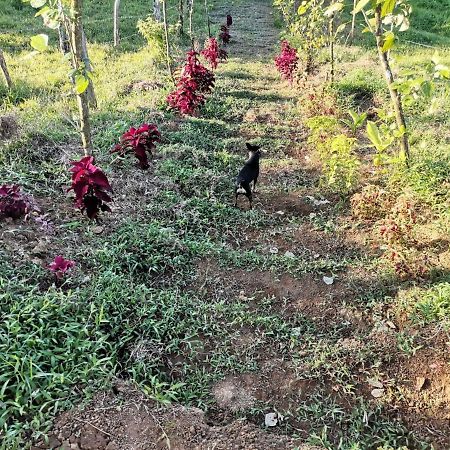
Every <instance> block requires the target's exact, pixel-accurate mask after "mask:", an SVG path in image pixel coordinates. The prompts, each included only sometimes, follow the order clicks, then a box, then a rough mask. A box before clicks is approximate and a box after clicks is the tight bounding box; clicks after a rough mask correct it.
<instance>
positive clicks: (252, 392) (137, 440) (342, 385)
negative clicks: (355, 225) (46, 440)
mask: <svg viewBox="0 0 450 450" xmlns="http://www.w3.org/2000/svg"><path fill="white" fill-rule="evenodd" d="M237 3H238V4H237V5H236V6H234V7H233V11H232V14H233V17H234V25H233V28H232V31H231V32H232V36H233V42H232V43H231V45H230V46H229V49H228V50H229V53H230V56H231V58H230V60H229V61H228V63H227V64H225V65H223V66H221V67H220V69H219V81H218V85H217V92H216V101H217V102H219V100H222V99H223V97H225V96H226V97H227V99H228V101H229V102H230V103H229V104H230V105H232V104H233V102H234V101H236V102H238V104H239V105H241V106H242V110H241V111H240V113H241V116H237V117H234V116H232V115H231V113H230V118H229V121H228V122H227V125H228V126H229V127H230V129H231V130H232V133H234V134H236V135H237V136H238V137H239V139H240V141H241V142H242V143H243V142H244V141H245V140H253V141H255V142H259V143H261V144H262V146H263V148H264V150H265V151H266V153H265V154H264V160H263V162H262V176H261V181H260V187H259V189H260V192H259V193H258V194H257V195H256V199H255V200H256V201H255V209H256V210H257V211H258V212H259V213H261V214H262V215H263V217H264V218H265V219H267V223H269V225H268V226H266V227H263V228H261V227H259V228H258V227H255V228H254V229H253V228H252V227H251V226H249V227H248V228H246V229H242V230H237V232H236V233H234V234H233V235H232V237H231V236H230V238H229V239H228V244H229V246H230V247H231V248H233V249H235V250H236V251H237V253H238V254H239V252H252V251H253V252H255V255H256V254H257V255H272V256H273V257H274V261H275V262H274V263H273V264H272V265H271V266H270V267H265V266H264V265H263V266H262V267H260V268H258V269H256V270H249V268H248V267H246V265H245V264H243V265H241V266H236V267H228V268H226V269H224V265H225V263H224V261H221V260H220V258H208V259H205V260H202V261H199V263H198V265H197V273H196V275H195V276H194V278H193V280H192V284H191V285H190V286H189V289H190V290H192V291H193V292H194V293H195V294H196V295H202V296H204V298H206V299H208V301H211V302H219V301H223V302H225V304H230V305H232V304H233V302H235V301H236V299H239V301H240V302H241V303H243V304H245V305H246V307H247V308H248V314H249V315H251V316H253V317H254V319H253V321H252V322H251V321H249V322H251V323H252V324H251V325H245V326H243V325H242V324H239V323H230V324H228V325H227V326H229V339H230V342H231V346H232V350H233V352H234V356H235V358H236V361H238V363H237V365H238V368H236V367H233V369H230V370H229V371H228V372H223V373H221V374H220V376H218V378H219V380H218V381H215V382H214V383H211V385H210V386H209V396H210V402H211V404H210V407H209V408H208V410H207V412H206V413H205V412H204V411H202V410H199V409H196V408H184V407H182V406H178V405H176V406H171V407H168V408H160V407H157V406H156V404H155V403H154V402H152V401H150V400H148V399H147V398H146V397H144V396H143V395H142V394H140V393H139V392H138V391H137V390H136V389H134V388H133V387H131V386H130V385H128V384H126V383H122V382H117V383H116V387H115V389H114V390H113V392H106V393H101V394H98V395H97V396H96V398H95V399H94V400H93V401H91V402H90V403H89V404H88V406H87V407H85V408H80V409H76V410H72V411H69V412H68V413H65V414H63V415H62V416H61V417H60V418H59V420H58V421H57V423H56V425H55V432H54V436H53V437H52V445H51V446H50V448H57V447H58V446H60V445H62V448H64V449H70V448H71V449H83V450H94V449H98V450H100V449H102V450H103V449H107V450H119V449H120V450H127V449H130V450H131V449H133V450H138V449H166V448H170V449H172V450H184V449H186V450H193V449H199V450H209V449H211V450H212V449H224V450H225V449H227V450H228V449H241V450H252V449H254V450H265V449H280V450H281V449H287V450H294V448H295V449H306V448H308V447H307V446H305V445H304V444H303V442H305V441H306V440H307V439H311V436H312V435H313V434H315V433H319V434H320V431H322V432H323V430H325V435H322V437H318V436H317V437H316V438H315V440H314V442H316V443H318V444H320V445H323V446H326V447H327V448H334V447H333V445H335V444H333V443H336V442H338V441H339V439H340V437H341V436H344V438H345V445H347V446H344V447H342V448H350V444H351V443H352V442H353V443H354V444H355V445H356V444H358V445H361V447H358V448H372V446H374V445H375V444H377V445H378V444H380V445H381V444H383V443H385V442H391V441H392V442H395V443H396V444H398V445H404V444H408V443H410V442H413V441H408V439H409V437H408V436H409V434H408V430H407V429H405V428H402V427H401V426H399V425H398V424H397V415H398V409H397V412H393V410H392V409H391V410H390V411H387V412H385V406H387V405H386V404H383V402H380V403H376V402H377V401H376V400H375V399H374V398H373V397H372V396H371V394H370V392H371V390H372V389H374V385H375V386H376V385H377V383H378V384H380V382H381V381H380V380H382V381H383V382H385V381H386V380H387V383H388V385H389V386H392V385H393V383H395V382H394V381H393V380H392V378H391V373H392V372H393V371H394V368H393V367H391V366H389V365H386V366H385V367H384V368H380V365H381V364H382V363H384V362H385V357H386V355H388V354H389V353H392V354H393V353H395V348H396V340H395V332H394V330H393V329H392V328H390V326H388V325H386V318H384V317H383V305H382V304H381V303H380V306H379V308H378V309H377V308H375V309H374V310H370V311H369V310H367V308H365V305H361V303H359V302H361V301H363V299H365V298H369V297H370V293H371V292H376V291H377V290H379V291H381V292H385V291H383V289H385V288H386V287H385V286H383V284H382V281H381V282H380V281H375V275H374V274H371V273H370V272H369V271H366V270H365V264H366V260H367V258H368V257H367V254H366V253H367V247H366V246H365V239H364V236H361V235H358V233H357V232H355V230H349V227H348V226H347V225H346V217H345V216H343V215H339V209H338V208H337V202H336V199H333V198H328V199H327V198H324V197H323V196H322V193H321V190H320V188H319V187H318V186H319V183H318V176H319V175H318V171H317V168H316V167H315V165H314V163H313V162H312V161H311V159H310V157H309V155H308V153H307V149H306V144H305V140H304V135H305V133H304V130H303V128H302V125H301V121H300V118H299V117H298V115H297V114H298V111H297V109H296V102H297V95H298V94H297V92H296V91H295V90H294V89H292V88H291V87H290V86H288V85H287V84H285V83H283V82H281V81H280V80H279V77H278V75H277V73H276V71H275V69H274V66H273V63H272V57H271V55H272V54H273V51H274V45H275V44H276V43H277V39H278V31H277V30H276V28H275V27H274V18H273V9H272V7H271V2H270V1H266V0H258V1H251V0H242V1H240V2H237ZM227 12H228V10H227V8H225V7H223V8H220V9H218V10H216V11H215V12H214V18H215V20H217V21H218V20H221V18H223V17H224V15H225V14H226V13H227ZM230 111H231V108H230ZM225 116H226V113H225ZM241 201H242V202H243V209H244V210H245V209H246V205H244V203H245V202H244V200H243V199H242V200H241ZM243 214H246V213H245V212H243ZM251 220H252V219H251V216H249V221H251ZM291 257H293V258H295V259H293V261H294V262H295V264H294V262H293V263H292V270H290V272H289V273H288V272H284V273H283V272H280V270H278V269H277V262H276V261H277V260H276V258H284V260H283V261H285V260H286V259H289V258H291ZM284 264H285V263H284ZM285 265H286V264H285ZM287 265H288V266H289V264H287ZM324 276H328V277H334V282H333V284H331V285H328V284H326V283H325V282H324V279H323V277H324ZM200 340H201V341H202V345H203V348H204V354H203V360H202V361H201V364H200V366H201V369H202V370H206V371H208V370H214V367H213V364H212V363H210V362H209V361H212V360H213V359H214V358H215V357H217V355H216V354H215V353H214V351H213V350H208V349H209V348H212V346H213V344H212V343H211V342H208V340H207V339H206V338H205V339H202V338H201V337H200ZM393 349H394V350H393ZM399 361H400V363H402V360H401V358H400V359H399ZM179 363H185V361H182V362H180V361H175V362H173V365H174V366H176V365H177V364H179ZM239 364H241V367H239ZM436 364H440V363H436ZM439 367H441V366H439ZM397 370H398V369H397V368H395V371H397ZM424 370H425V369H424ZM440 370H442V373H441V372H440V373H441V375H439V377H440V378H439V377H438V378H439V379H438V380H437V381H436V383H435V384H434V385H433V389H432V390H430V391H429V394H430V395H433V396H434V397H439V395H441V394H442V393H443V392H444V391H445V380H446V379H447V378H446V377H447V374H448V370H447V369H446V368H445V367H442V368H441V369H440ZM411 377H414V375H411ZM367 380H369V382H368V381H367ZM370 380H372V385H371V384H370ZM179 381H183V380H179ZM413 382H414V381H413V378H410V379H408V380H406V381H405V383H404V384H403V385H401V386H409V384H411V383H413ZM389 383H390V384H389ZM445 392H446V391H445ZM444 395H447V396H448V395H450V394H449V393H448V392H447V394H445V393H444ZM443 407H444V406H443ZM398 408H400V409H401V408H402V405H398ZM267 413H280V416H279V419H280V420H279V423H278V424H277V426H276V427H274V428H273V429H270V430H269V429H267V428H264V426H263V424H264V418H265V415H266V414H267ZM400 415H401V414H400ZM366 416H367V417H370V419H369V418H367V420H366V419H364V417H366ZM405 417H406V415H405ZM362 418H363V419H362ZM417 418H419V419H423V420H424V421H425V423H427V426H428V427H432V428H433V427H435V428H436V430H438V429H439V427H442V426H447V427H448V424H447V425H445V423H446V422H445V421H443V420H440V419H439V418H437V417H434V416H433V415H432V414H431V417H430V415H427V413H422V412H417V417H416V419H417ZM361 420H362V421H363V422H361ZM364 421H365V422H364ZM419 421H420V420H419ZM394 422H395V424H396V425H395V426H394V425H392V424H393V423H394ZM358 424H360V426H359V425H358ZM395 427H398V428H395ZM327 433H328V434H327ZM436 436H437V437H438V436H439V434H438V432H437V433H436ZM394 437H395V439H394ZM43 448H49V446H44V447H43ZM353 448H357V447H353ZM411 448H415V447H414V444H413V445H412V447H411Z"/></svg>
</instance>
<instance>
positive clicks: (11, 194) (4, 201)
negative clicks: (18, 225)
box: [0, 184, 32, 219]
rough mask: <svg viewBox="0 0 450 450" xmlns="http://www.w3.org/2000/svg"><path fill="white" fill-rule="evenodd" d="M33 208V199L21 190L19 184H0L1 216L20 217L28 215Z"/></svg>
mask: <svg viewBox="0 0 450 450" xmlns="http://www.w3.org/2000/svg"><path fill="white" fill-rule="evenodd" d="M31 209H32V205H31V200H30V198H29V197H28V196H26V195H25V194H23V193H22V192H20V186H19V185H17V184H13V185H7V184H4V185H3V186H0V216H5V217H11V218H13V219H18V218H19V217H23V216H26V215H27V214H28V213H29V212H30V211H31Z"/></svg>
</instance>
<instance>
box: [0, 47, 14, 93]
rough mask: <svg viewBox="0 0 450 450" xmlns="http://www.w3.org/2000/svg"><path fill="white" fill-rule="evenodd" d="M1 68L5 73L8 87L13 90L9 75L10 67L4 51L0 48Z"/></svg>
mask: <svg viewBox="0 0 450 450" xmlns="http://www.w3.org/2000/svg"><path fill="white" fill-rule="evenodd" d="M0 67H1V69H2V72H3V76H4V77H5V82H6V86H8V89H11V88H12V80H11V76H10V75H9V71H8V66H7V65H6V61H5V57H4V56H3V50H2V49H1V48H0Z"/></svg>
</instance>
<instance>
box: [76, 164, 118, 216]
mask: <svg viewBox="0 0 450 450" xmlns="http://www.w3.org/2000/svg"><path fill="white" fill-rule="evenodd" d="M72 166H73V167H72V168H71V169H70V171H71V172H72V186H71V187H70V188H69V189H68V190H69V191H70V190H73V191H74V192H75V206H76V207H77V208H80V209H81V212H83V211H85V210H86V214H87V216H88V217H89V218H90V219H95V220H97V221H98V214H99V212H100V211H111V209H110V208H109V206H108V205H106V203H105V202H110V201H112V200H111V197H110V196H109V195H108V194H107V192H108V191H109V192H111V191H112V189H111V185H110V184H109V181H108V178H107V177H106V175H105V174H104V173H103V171H102V170H101V169H100V168H99V167H97V166H94V157H93V156H85V157H84V158H81V159H80V160H79V161H72Z"/></svg>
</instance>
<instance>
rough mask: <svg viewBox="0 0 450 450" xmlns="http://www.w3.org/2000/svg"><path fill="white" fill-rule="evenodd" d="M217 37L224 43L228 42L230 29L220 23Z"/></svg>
mask: <svg viewBox="0 0 450 450" xmlns="http://www.w3.org/2000/svg"><path fill="white" fill-rule="evenodd" d="M219 38H220V39H221V41H222V42H223V44H224V45H226V44H228V43H229V42H230V38H231V36H230V31H229V30H228V27H227V26H226V25H222V26H221V27H220V34H219Z"/></svg>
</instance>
